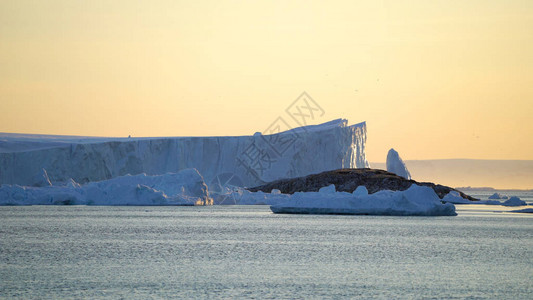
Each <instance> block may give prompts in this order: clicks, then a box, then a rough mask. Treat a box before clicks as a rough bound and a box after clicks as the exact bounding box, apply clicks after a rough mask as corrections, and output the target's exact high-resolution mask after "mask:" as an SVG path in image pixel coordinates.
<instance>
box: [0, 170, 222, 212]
mask: <svg viewBox="0 0 533 300" xmlns="http://www.w3.org/2000/svg"><path fill="white" fill-rule="evenodd" d="M211 204H213V200H212V199H211V198H210V196H209V192H208V188H207V185H206V184H205V182H204V180H203V178H202V176H201V175H200V173H198V170H196V169H185V170H181V171H179V172H177V173H167V174H163V175H156V176H149V175H146V174H138V175H133V176H132V175H126V176H119V177H116V178H113V179H109V180H103V181H97V182H90V183H87V184H85V185H80V184H78V183H76V182H75V181H74V180H72V179H70V180H69V181H68V182H67V184H65V185H60V186H54V185H52V186H43V187H26V186H19V185H7V184H3V185H1V186H0V205H211Z"/></svg>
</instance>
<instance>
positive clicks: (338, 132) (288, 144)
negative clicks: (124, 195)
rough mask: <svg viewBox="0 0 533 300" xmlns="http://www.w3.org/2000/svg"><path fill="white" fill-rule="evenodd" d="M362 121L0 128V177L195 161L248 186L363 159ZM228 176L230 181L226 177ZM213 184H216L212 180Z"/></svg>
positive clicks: (209, 176) (85, 175) (153, 171)
mask: <svg viewBox="0 0 533 300" xmlns="http://www.w3.org/2000/svg"><path fill="white" fill-rule="evenodd" d="M365 142H366V124H365V123H364V122H363V123H359V124H355V125H348V121H347V120H344V119H338V120H334V121H331V122H328V123H324V124H321V125H313V126H305V127H300V128H296V129H292V130H289V131H285V132H281V133H276V134H270V135H262V134H255V135H253V136H229V137H228V136H226V137H169V138H87V137H66V136H39V135H18V134H0V184H19V185H24V186H34V185H41V184H42V178H41V176H40V174H42V173H43V171H42V169H45V170H46V172H47V175H48V178H49V179H50V181H51V182H65V181H67V180H69V179H70V178H72V179H74V180H75V181H76V182H79V183H87V182H92V181H101V180H106V179H111V178H114V177H117V176H123V175H126V174H132V175H135V174H141V173H146V174H148V175H158V174H165V173H168V172H177V171H179V170H182V169H187V168H195V169H197V170H198V171H199V172H200V174H202V175H203V176H204V179H205V181H206V182H207V184H208V185H210V186H211V185H225V184H232V185H240V186H255V185H259V184H262V183H264V182H269V181H272V180H276V179H280V178H287V177H296V176H304V175H308V174H312V173H318V172H322V171H326V170H334V169H340V168H362V167H368V162H367V160H366V156H365ZM228 179H231V181H230V182H226V180H228ZM214 190H215V191H216V187H215V188H214Z"/></svg>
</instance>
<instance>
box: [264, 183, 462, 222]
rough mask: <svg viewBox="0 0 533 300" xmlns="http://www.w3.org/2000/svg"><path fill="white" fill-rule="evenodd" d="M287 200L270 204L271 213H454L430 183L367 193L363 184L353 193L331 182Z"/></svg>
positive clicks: (449, 214)
mask: <svg viewBox="0 0 533 300" xmlns="http://www.w3.org/2000/svg"><path fill="white" fill-rule="evenodd" d="M287 198H288V199H287V201H285V202H282V203H279V204H275V205H272V206H271V207H270V209H271V210H272V212H274V213H292V214H355V215H393V216H455V215H457V214H456V212H455V206H454V205H453V204H451V203H442V202H441V199H440V198H439V197H438V196H437V194H436V193H435V191H433V189H432V188H430V187H424V186H418V185H416V184H413V185H411V187H410V188H408V189H407V190H405V191H390V190H382V191H379V192H376V193H374V194H368V191H367V190H366V188H365V187H363V186H360V187H358V188H357V189H356V190H355V191H354V192H353V193H346V192H336V191H335V186H334V185H330V186H327V187H323V188H321V189H320V190H319V191H318V192H305V193H294V194H293V195H287Z"/></svg>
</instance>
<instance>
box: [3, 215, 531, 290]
mask: <svg viewBox="0 0 533 300" xmlns="http://www.w3.org/2000/svg"><path fill="white" fill-rule="evenodd" d="M457 208H458V213H459V215H458V216H457V217H381V216H316V215H274V214H272V213H271V212H270V210H269V208H268V206H214V207H88V206H67V207H65V206H25V207H24V206H23V207H0V298H5V299H16V298H33V299H37V298H39V299H43V298H45V299H56V298H68V299H71V298H91V299H99V298H113V299H116V298H125V299H131V298H138V299H146V298H260V299H265V298H271V299H281V298H298V299H309V298H383V299H397V298H446V299H465V298H467V299H532V298H533V215H530V214H511V213H494V212H492V211H484V210H483V209H480V208H479V207H477V208H476V207H473V206H457Z"/></svg>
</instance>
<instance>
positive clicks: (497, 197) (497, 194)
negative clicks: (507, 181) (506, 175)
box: [489, 193, 508, 200]
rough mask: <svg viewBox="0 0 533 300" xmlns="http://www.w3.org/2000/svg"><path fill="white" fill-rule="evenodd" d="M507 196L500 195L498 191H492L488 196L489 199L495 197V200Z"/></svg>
mask: <svg viewBox="0 0 533 300" xmlns="http://www.w3.org/2000/svg"><path fill="white" fill-rule="evenodd" d="M507 198H508V197H507V196H504V195H502V194H500V193H494V194H492V195H491V196H489V199H495V200H499V199H507Z"/></svg>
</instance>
